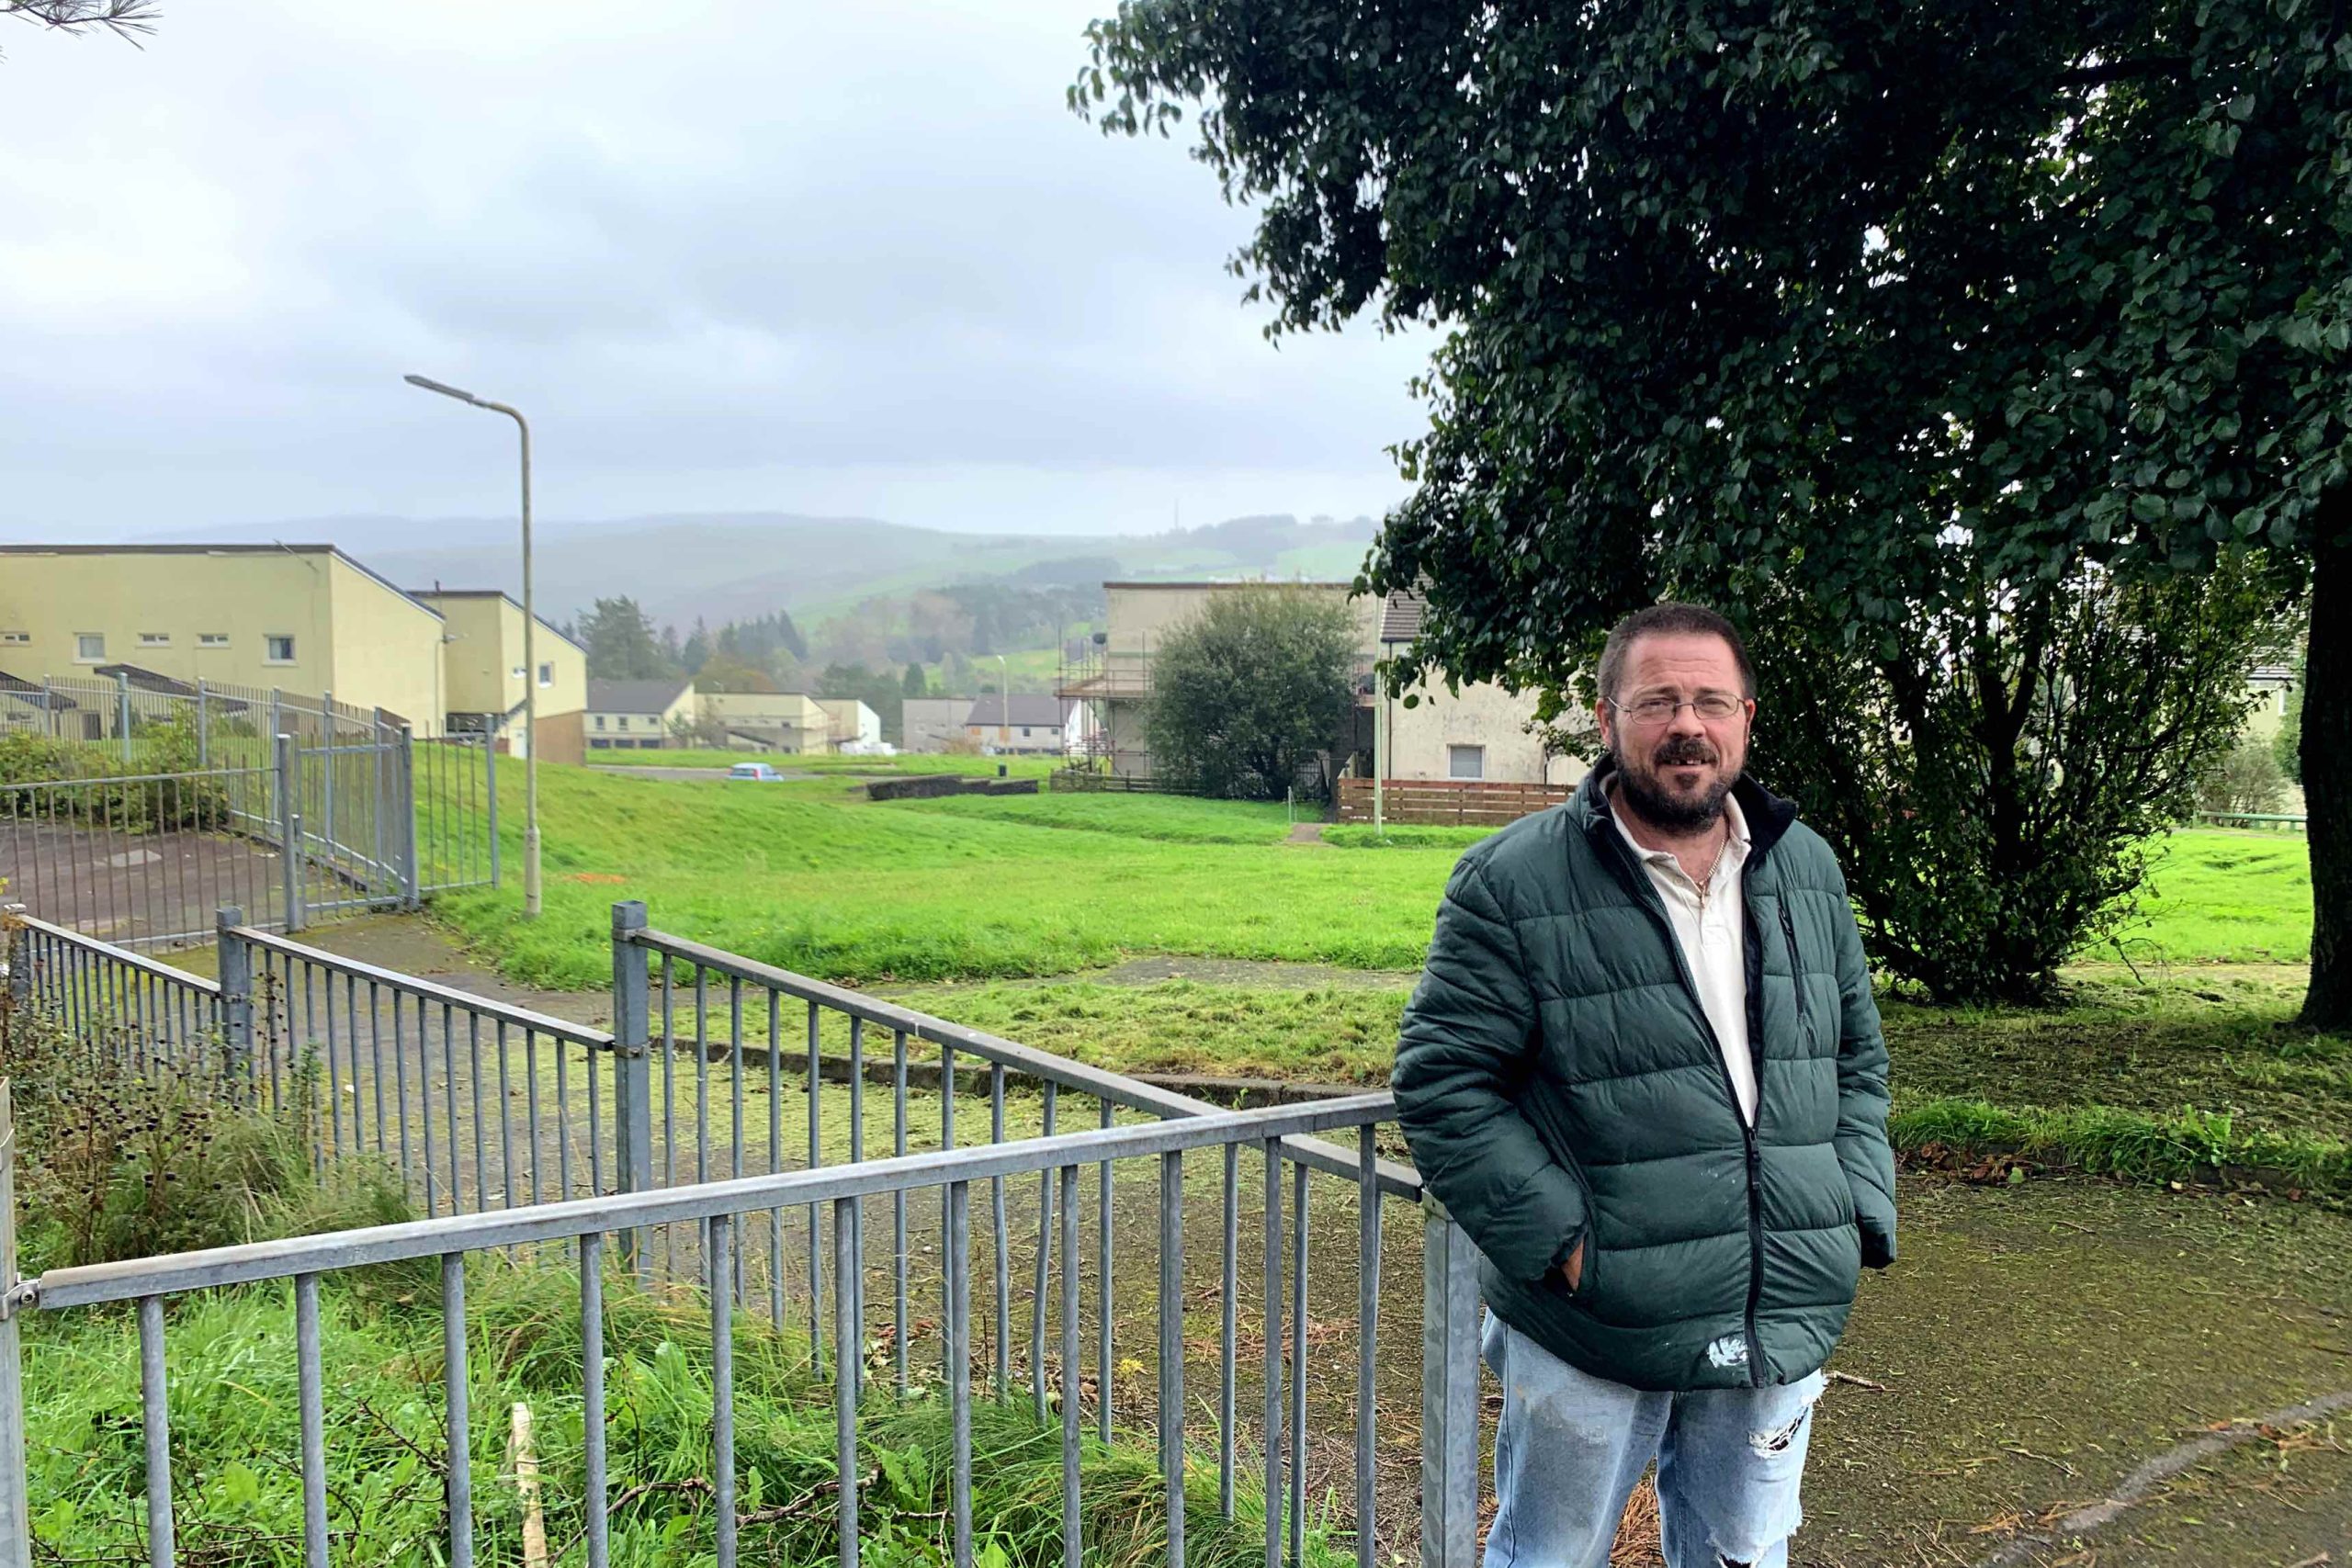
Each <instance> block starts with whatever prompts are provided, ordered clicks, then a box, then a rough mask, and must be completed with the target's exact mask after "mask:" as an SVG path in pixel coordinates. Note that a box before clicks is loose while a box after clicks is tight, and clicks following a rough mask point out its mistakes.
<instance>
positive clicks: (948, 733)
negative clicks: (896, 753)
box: [899, 697, 972, 752]
mask: <svg viewBox="0 0 2352 1568" xmlns="http://www.w3.org/2000/svg"><path fill="white" fill-rule="evenodd" d="M971 711H972V699H971V698H969V697H909V698H908V699H907V700H906V701H905V702H904V703H903V704H901V705H900V706H899V750H902V751H922V752H940V751H944V750H947V749H948V747H949V745H950V744H951V743H953V742H956V741H960V740H963V739H966V737H965V734H964V720H965V719H966V717H967V716H969V715H970V713H971Z"/></svg>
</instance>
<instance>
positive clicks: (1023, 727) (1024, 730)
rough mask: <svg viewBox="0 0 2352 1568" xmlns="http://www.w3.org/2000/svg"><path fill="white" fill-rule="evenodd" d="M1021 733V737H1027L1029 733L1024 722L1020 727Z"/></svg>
mask: <svg viewBox="0 0 2352 1568" xmlns="http://www.w3.org/2000/svg"><path fill="white" fill-rule="evenodd" d="M1021 734H1022V737H1023V739H1027V738H1028V734H1029V727H1028V726H1027V725H1025V724H1024V725H1023V726H1022V727H1021Z"/></svg>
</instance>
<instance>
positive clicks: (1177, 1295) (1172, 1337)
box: [1159, 1153, 1184, 1568]
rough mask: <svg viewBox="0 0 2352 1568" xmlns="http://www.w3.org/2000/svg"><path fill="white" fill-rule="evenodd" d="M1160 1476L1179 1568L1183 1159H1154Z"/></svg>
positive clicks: (1171, 1551)
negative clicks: (1156, 1178)
mask: <svg viewBox="0 0 2352 1568" xmlns="http://www.w3.org/2000/svg"><path fill="white" fill-rule="evenodd" d="M1159 1472H1160V1475H1161V1476H1162V1477H1163V1478H1164V1479H1165V1480H1166V1482H1167V1485H1168V1562H1169V1564H1170V1568H1184V1156H1182V1154H1181V1153H1178V1154H1165V1155H1162V1156H1159Z"/></svg>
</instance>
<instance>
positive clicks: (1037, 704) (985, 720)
mask: <svg viewBox="0 0 2352 1568" xmlns="http://www.w3.org/2000/svg"><path fill="white" fill-rule="evenodd" d="M1008 704H1010V705H1011V707H1012V716H1010V717H1006V716H1004V714H1005V708H1006V705H1008ZM1061 721H1062V701H1061V699H1060V698H1059V697H1057V696H1053V695H1050V694H1046V693H1044V692H1015V693H1013V694H1012V696H1011V697H999V696H994V695H990V696H985V697H979V698H977V699H975V700H974V702H973V704H972V711H971V712H970V713H969V714H968V715H967V716H965V719H964V722H965V723H966V724H1024V725H1027V726H1029V727H1030V728H1033V729H1034V728H1036V727H1037V726H1039V725H1043V726H1045V727H1046V728H1048V729H1051V728H1057V727H1058V726H1059V725H1060V723H1061Z"/></svg>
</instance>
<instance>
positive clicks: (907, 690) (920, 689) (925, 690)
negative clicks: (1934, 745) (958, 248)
mask: <svg viewBox="0 0 2352 1568" xmlns="http://www.w3.org/2000/svg"><path fill="white" fill-rule="evenodd" d="M899 692H900V694H901V695H903V696H909V697H927V696H929V695H931V687H930V686H929V685H928V684H927V683H926V682H924V680H923V674H922V665H920V664H910V665H908V666H907V677H906V680H905V682H903V683H902V684H901V686H900V688H899Z"/></svg>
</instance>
